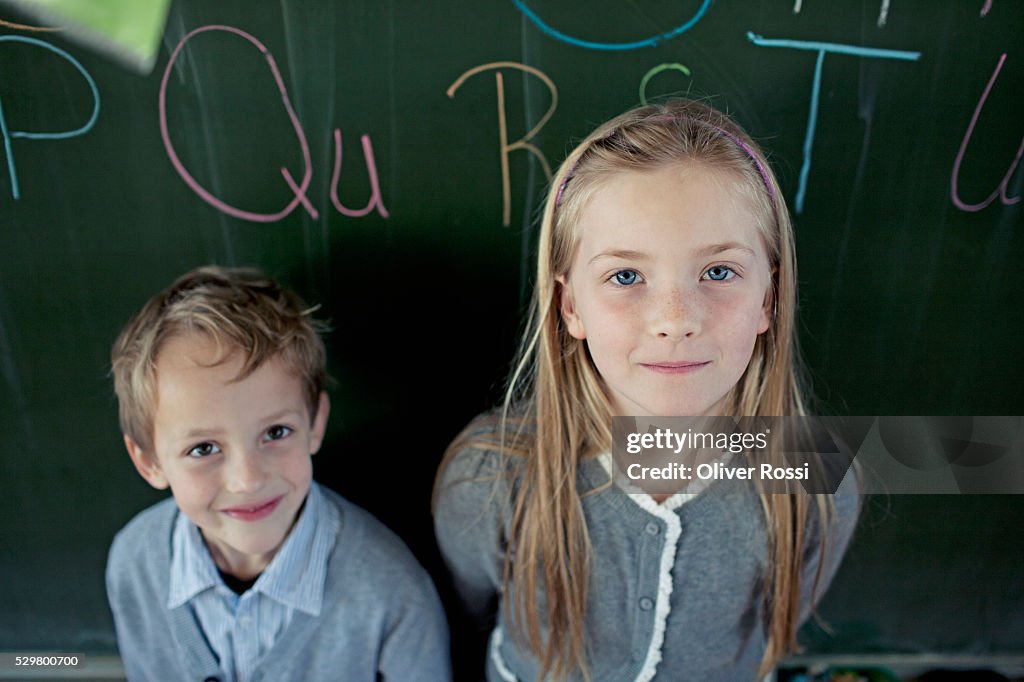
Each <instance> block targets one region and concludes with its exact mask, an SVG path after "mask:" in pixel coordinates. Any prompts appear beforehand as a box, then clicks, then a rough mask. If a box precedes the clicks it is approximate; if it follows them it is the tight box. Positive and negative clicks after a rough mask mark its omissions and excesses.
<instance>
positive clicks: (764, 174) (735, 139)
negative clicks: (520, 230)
mask: <svg viewBox="0 0 1024 682" xmlns="http://www.w3.org/2000/svg"><path fill="white" fill-rule="evenodd" d="M674 118H675V117H674V116H659V117H657V118H654V119H652V120H673V119H674ZM698 123H702V124H704V125H706V126H708V127H709V128H712V129H714V130H715V131H717V132H718V133H719V134H721V135H724V136H725V137H727V138H729V139H730V140H732V141H733V142H734V143H735V144H736V146H737V147H739V148H740V149H742V150H743V151H744V152H746V154H747V156H749V157H750V159H751V160H752V161H753V162H754V165H755V166H757V172H758V173H760V174H761V180H762V182H764V188H765V189H766V190H768V198H769V199H771V201H772V208H778V207H777V206H776V205H775V191H774V190H772V183H771V181H770V180H769V179H768V171H767V170H766V169H765V167H764V165H763V164H762V163H761V159H759V158H758V157H757V154H755V153H754V150H753V149H751V147H750V145H748V144H747V143H746V142H744V141H743V140H741V139H740V138H738V137H736V136H735V135H733V134H732V133H730V132H729V131H728V130H725V129H724V128H720V127H719V126H716V125H715V124H714V123H707V122H705V121H698ZM614 135H615V131H614V130H613V131H611V132H610V133H608V134H607V135H605V136H604V137H602V138H601V139H602V140H607V139H608V138H610V137H612V136H614ZM581 156H582V154H581ZM579 162H580V160H579V159H576V163H574V164H573V165H572V168H570V169H569V172H568V173H566V174H565V179H564V180H562V184H561V185H559V187H558V194H556V195H555V207H558V206H559V205H560V204H561V203H562V192H564V191H565V186H566V185H568V184H569V180H570V179H572V176H573V174H574V173H575V172H576V166H577V165H579Z"/></svg>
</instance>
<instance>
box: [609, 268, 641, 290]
mask: <svg viewBox="0 0 1024 682" xmlns="http://www.w3.org/2000/svg"><path fill="white" fill-rule="evenodd" d="M639 278H640V276H639V275H638V274H636V270H619V271H618V272H616V273H615V274H614V275H612V279H613V280H615V283H616V284H621V285H622V286H624V287H628V286H630V285H633V284H636V282H637V280H638V279H639Z"/></svg>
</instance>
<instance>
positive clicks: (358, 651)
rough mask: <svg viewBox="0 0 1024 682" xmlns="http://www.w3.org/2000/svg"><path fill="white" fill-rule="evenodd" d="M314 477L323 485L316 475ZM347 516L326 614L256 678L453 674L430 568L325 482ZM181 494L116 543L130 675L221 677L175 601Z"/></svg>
mask: <svg viewBox="0 0 1024 682" xmlns="http://www.w3.org/2000/svg"><path fill="white" fill-rule="evenodd" d="M314 485H316V484H315V483H314ZM321 491H322V493H323V494H324V497H325V499H326V500H327V501H328V502H329V503H333V504H334V505H335V506H336V507H337V509H338V511H339V513H340V516H341V530H340V531H339V533H338V537H337V540H336V542H335V544H334V549H333V552H332V554H331V556H330V559H329V563H328V566H327V579H326V585H325V589H324V597H323V599H324V601H323V609H322V611H321V613H320V615H319V616H318V617H312V616H310V615H308V614H305V613H303V612H301V611H296V612H295V613H294V615H293V617H292V621H291V623H290V624H289V626H288V628H287V629H286V630H285V631H284V632H283V633H282V634H281V636H280V638H279V639H278V641H277V642H276V643H275V644H274V646H273V648H272V649H271V650H270V651H269V652H267V654H266V656H264V660H263V661H262V662H261V664H260V668H259V672H258V673H257V677H256V678H255V679H256V680H273V681H275V682H276V681H277V680H303V681H306V680H313V681H315V680H341V681H345V680H353V681H359V682H372V681H374V680H394V681H396V682H405V681H406V680H429V681H431V682H433V681H445V680H450V679H451V672H450V659H449V652H448V625H447V622H446V620H445V616H444V612H443V611H442V609H441V604H440V601H439V600H438V597H437V593H436V592H435V590H434V585H433V583H432V582H431V580H430V578H429V576H428V575H427V573H426V571H425V570H423V568H422V567H421V566H420V565H419V564H418V563H417V562H416V559H414V558H413V556H412V554H411V553H410V552H409V550H408V548H406V547H405V545H404V544H403V543H402V541H401V540H399V539H398V537H397V536H395V535H394V534H393V533H392V532H391V531H390V530H388V529H387V528H386V527H384V525H383V524H381V523H380V522H379V521H377V520H376V519H375V518H373V517H372V516H371V515H370V514H369V513H367V512H365V511H363V510H362V509H360V508H359V507H357V506H355V505H353V504H352V503H351V502H348V501H347V500H345V499H344V498H342V497H340V496H339V495H337V494H336V493H334V492H332V491H330V490H328V489H326V488H322V487H321ZM179 513H180V512H179V511H178V507H177V506H176V505H175V504H174V500H173V499H167V500H164V501H163V502H160V503H158V504H156V505H154V506H152V507H150V508H149V509H147V510H145V511H143V512H142V513H140V514H139V515H138V516H136V517H135V518H134V519H132V521H131V522H129V523H128V525H127V526H125V527H124V529H122V530H121V532H120V533H118V534H117V537H116V538H114V544H113V546H112V547H111V549H110V557H109V560H108V563H107V595H108V598H109V599H110V608H111V610H112V611H113V613H114V623H115V626H116V628H117V640H118V646H119V648H120V651H121V657H122V659H123V661H124V666H125V672H126V673H127V676H128V679H129V680H132V681H135V680H195V681H196V682H203V681H204V680H220V679H221V672H220V669H219V667H218V665H217V660H216V658H215V657H214V654H213V652H212V651H211V650H210V647H209V645H208V644H207V643H206V641H205V639H204V637H203V633H202V631H201V630H200V628H199V624H198V622H197V620H196V618H195V616H194V615H193V612H192V610H191V607H190V606H189V605H188V604H187V603H186V604H184V605H182V606H180V607H178V608H175V609H168V608H167V594H168V592H167V590H168V579H169V575H170V564H171V530H172V529H173V527H174V521H175V518H176V517H177V515H178V514H179Z"/></svg>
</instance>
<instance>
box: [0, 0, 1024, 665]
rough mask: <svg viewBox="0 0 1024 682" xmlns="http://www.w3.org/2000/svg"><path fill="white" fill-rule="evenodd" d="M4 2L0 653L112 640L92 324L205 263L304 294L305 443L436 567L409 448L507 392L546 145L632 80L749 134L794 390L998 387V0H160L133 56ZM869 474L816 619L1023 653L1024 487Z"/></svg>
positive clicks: (124, 500)
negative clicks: (309, 415) (325, 332)
mask: <svg viewBox="0 0 1024 682" xmlns="http://www.w3.org/2000/svg"><path fill="white" fill-rule="evenodd" d="M31 23H32V22H31V20H30V19H29V18H27V17H23V16H18V15H17V14H15V13H14V11H13V10H6V9H5V10H3V13H2V14H0V123H2V128H0V138H2V141H3V146H2V147H0V155H2V159H3V163H0V428H2V433H3V434H4V437H3V438H2V439H0V472H2V473H0V481H2V486H3V494H2V495H0V585H2V586H3V587H2V588H0V650H17V651H22V650H29V649H49V650H59V651H113V649H114V647H115V640H114V635H113V628H112V624H111V620H110V616H109V614H108V611H107V607H106V598H105V594H104V588H103V578H102V576H103V566H104V561H105V553H106V549H107V547H108V546H109V542H110V540H111V538H112V536H113V534H114V533H115V532H116V530H117V529H118V528H119V527H120V526H121V525H123V524H124V523H125V522H126V521H127V520H128V519H129V518H131V516H132V515H133V514H134V513H136V512H137V511H138V510H140V509H142V508H143V507H144V506H146V505H147V504H149V503H152V502H153V501H155V500H157V499H159V497H160V494H158V493H156V492H154V491H152V490H150V489H148V488H147V486H146V485H145V484H144V483H143V482H142V480H141V479H140V478H139V477H138V476H137V475H136V473H135V472H134V470H133V469H132V467H131V464H130V462H129V459H128V457H127V456H126V454H125V453H124V451H123V448H122V446H121V444H120V434H119V432H118V428H117V419H116V403H115V401H114V398H113V391H112V388H111V383H110V381H109V378H108V376H107V372H108V352H109V347H110V344H111V342H112V340H113V338H114V336H115V335H116V333H117V331H118V329H119V328H120V326H121V325H122V324H123V323H124V321H125V320H126V319H127V318H128V316H129V315H130V314H131V313H132V312H133V311H135V310H136V309H137V308H138V307H139V306H140V305H141V304H142V303H143V301H144V300H145V299H146V298H147V297H148V296H149V295H150V294H152V293H153V292H155V291H156V290H158V289H159V288H161V287H163V286H165V285H166V284H168V283H169V282H170V281H171V280H172V279H173V278H174V277H176V276H177V275H178V274H180V273H182V272H184V271H185V270H187V269H189V268H192V267H195V266H197V265H200V264H204V263H209V262H216V263H221V264H249V265H257V266H260V267H262V268H264V269H266V270H267V271H268V272H270V273H271V274H273V275H274V276H276V277H278V278H280V279H281V280H283V281H285V282H287V283H288V284H290V285H292V286H293V287H294V288H296V289H297V290H298V291H299V292H301V293H302V294H303V296H304V297H305V298H307V299H308V300H310V301H312V302H315V303H319V304H320V305H321V306H322V308H321V310H322V313H323V316H324V317H326V318H329V319H330V321H331V323H332V326H333V332H332V333H331V335H330V338H329V342H328V345H329V352H330V370H331V372H332V374H333V375H334V376H335V377H336V378H337V380H338V386H337V388H336V389H335V390H334V393H333V401H334V412H333V414H332V417H331V424H330V428H329V433H328V440H327V444H326V447H325V449H324V450H323V452H322V453H321V454H319V455H318V456H317V457H316V459H315V466H316V475H317V477H318V478H319V479H320V480H321V481H323V482H325V483H326V484H328V485H329V486H331V487H333V488H335V489H337V490H339V491H341V492H342V493H344V494H346V495H348V496H349V497H350V498H352V499H353V500H354V501H355V502H357V503H359V504H361V505H363V506H365V507H367V508H368V509H370V510H371V511H372V512H374V513H375V514H377V515H378V516H380V517H381V518H382V519H383V520H384V521H385V522H386V523H388V524H389V525H390V526H391V527H393V528H394V529H395V530H396V531H398V532H399V533H400V534H401V535H402V536H403V538H405V539H406V541H407V542H408V543H409V544H410V546H411V547H412V548H413V550H414V551H415V552H416V553H417V555H418V556H419V557H420V558H421V560H422V561H423V562H424V563H425V564H426V565H427V566H428V567H429V568H430V569H431V570H433V571H436V572H437V574H438V575H439V576H440V571H439V560H438V558H437V555H436V550H435V548H434V545H433V539H432V534H431V530H430V519H429V511H428V508H429V492H430V486H431V482H432V476H433V472H434V470H435V468H436V466H437V463H438V461H439V458H440V455H441V453H442V451H443V449H444V447H445V446H446V444H447V443H448V441H449V440H450V439H451V438H452V437H453V436H454V435H455V434H456V433H457V432H458V430H459V429H460V428H461V426H462V425H464V424H465V423H466V422H467V421H468V420H469V419H470V418H471V417H472V416H473V415H474V414H476V413H477V412H479V411H481V410H483V409H485V408H486V407H488V406H489V405H491V404H493V403H494V402H495V401H496V400H497V399H498V397H499V396H500V394H501V387H502V383H503V380H504V376H505V374H506V372H507V370H508V367H509V362H510V360H511V358H512V356H513V353H514V349H515V347H516V341H517V339H516V336H517V333H518V331H519V327H520V320H521V314H522V311H523V309H524V304H525V301H526V298H527V296H528V291H529V286H530V269H531V266H530V262H531V248H532V244H533V236H534V233H535V228H536V218H537V214H538V206H539V204H540V201H541V198H542V196H543V193H544V191H545V189H546V185H547V176H546V172H545V168H546V166H550V167H555V166H556V165H557V164H558V163H559V162H560V161H561V159H562V158H563V157H564V155H565V153H566V151H567V150H568V149H569V148H570V144H571V141H572V140H574V139H578V138H580V137H582V136H583V135H585V134H586V133H587V132H589V130H590V129H591V128H592V127H593V126H594V125H596V124H597V123H599V122H601V121H603V120H605V119H606V118H608V117H610V116H612V115H614V114H616V113H618V112H620V111H622V110H623V109H625V108H627V107H629V106H631V105H633V104H635V103H637V102H638V101H639V100H641V99H643V98H656V97H662V96H665V95H668V94H673V93H675V94H679V93H689V94H691V95H695V96H709V97H711V98H712V101H713V102H714V103H715V104H717V105H718V106H719V107H721V108H723V109H726V110H728V111H729V112H730V113H731V114H732V115H734V116H735V118H737V119H738V120H739V121H740V122H741V123H742V124H743V125H744V126H745V127H746V128H747V129H748V130H749V131H750V133H751V134H752V135H753V137H754V138H756V139H757V140H759V141H760V142H762V144H763V145H764V146H765V148H766V149H767V150H768V151H769V153H770V157H771V160H772V163H773V164H774V166H775V168H776V170H777V172H778V173H779V175H780V178H781V180H782V184H783V187H784V190H785V194H786V197H787V200H788V201H789V202H790V205H791V206H792V207H794V209H797V208H798V211H797V212H796V213H795V224H796V230H797V238H798V256H799V264H800V287H801V317H800V329H801V337H802V344H803V348H804V352H805V355H806V358H807V360H808V362H809V365H810V370H811V375H812V379H813V382H814V386H815V389H816V391H817V393H818V395H819V396H820V398H821V403H822V409H824V410H827V411H829V412H834V413H849V414H870V415H880V414H964V415H981V414H1018V415H1019V414H1024V370H1022V364H1021V362H1020V360H1019V357H1020V350H1021V348H1022V342H1024V286H1022V284H1021V276H1020V263H1021V262H1022V261H1024V218H1022V209H1021V206H1022V202H1021V201H1020V196H1021V194H1022V184H1024V180H1022V177H1024V174H1022V173H1021V171H1020V170H1019V166H1018V165H1017V164H1018V162H1019V161H1020V153H1021V144H1022V135H1024V109H1022V105H1021V100H1020V92H1021V91H1022V90H1024V53H1022V51H1021V49H1020V47H1021V40H1020V36H1021V35H1022V32H1024V5H1022V4H1021V3H1019V2H1010V1H1008V0H974V1H970V0H957V1H956V2H953V1H943V2H932V1H931V0H893V1H892V2H890V1H889V0H878V1H877V2H856V3H853V2H841V3H840V2H826V1H825V0H806V1H801V0H797V1H796V2H792V1H791V0H775V1H772V2H767V1H762V2H725V1H724V0H722V1H721V2H717V3H712V2H710V0H687V1H686V2H679V1H678V0H672V1H670V0H645V1H644V2H632V3H626V2H615V1H613V0H593V1H592V2H589V3H586V6H585V8H584V7H583V5H581V4H580V3H572V2H566V1H564V0H563V1H560V2H554V1H553V0H499V1H497V2H486V3H484V2H471V1H470V0H450V1H449V2H444V3H427V2H397V1H395V0H379V1H376V2H333V1H330V0H302V1H301V2H300V1H299V0H273V1H271V0H245V1H243V0H219V1H218V2H205V1H202V0H176V1H175V2H174V3H173V4H172V7H171V13H170V16H169V18H168V21H167V25H166V29H165V35H164V39H163V45H162V47H161V49H160V52H159V55H158V57H157V61H156V66H155V68H154V70H153V72H152V73H151V74H149V75H148V76H142V75H138V74H136V73H132V72H129V71H126V70H124V69H122V68H121V67H119V66H118V65H117V64H116V63H114V62H110V61H108V60H107V59H106V58H105V57H103V56H102V55H101V54H99V53H94V52H91V51H89V50H88V49H86V48H83V47H81V46H79V45H78V44H77V43H73V42H66V41H65V40H64V38H62V36H61V33H60V32H59V31H40V30H36V29H37V28H39V27H34V26H32V25H31ZM16 24H20V26H16ZM502 131H505V132H502ZM503 135H504V137H503ZM527 144H528V145H530V146H529V147H526V145H527ZM872 505H873V506H871V507H870V510H871V512H870V513H869V514H868V515H867V517H866V518H867V519H868V520H867V521H866V522H865V524H864V527H863V528H862V530H861V532H860V534H859V535H858V540H857V542H856V544H855V545H854V547H853V549H852V550H851V554H850V560H849V561H848V562H847V565H846V566H844V568H843V570H842V572H841V574H840V576H839V578H838V580H837V582H836V585H835V589H834V590H833V591H832V593H831V594H830V595H829V596H828V598H827V599H826V602H825V604H824V606H823V611H824V612H825V613H826V615H827V616H828V618H829V621H830V622H831V624H832V626H833V627H834V628H835V630H836V632H837V634H836V636H834V637H832V638H824V639H821V640H820V641H817V643H816V644H815V646H817V647H819V649H820V650H827V651H839V652H847V653H856V652H922V651H931V652H943V653H948V654H957V653H964V652H969V653H974V654H983V655H984V654H989V653H991V654H995V653H1014V652H1016V653H1019V652H1020V642H1022V641H1024V593H1022V592H1021V588H1020V585H1021V582H1020V570H1019V558H1020V557H1021V556H1024V540H1022V539H1021V538H1022V534H1021V533H1020V532H1019V528H1020V527H1021V521H1022V520H1024V519H1022V516H1024V498H1021V497H1013V496H1011V497H1004V498H996V497H976V498H967V497H956V496H942V497H925V496H920V497H906V498H891V499H889V500H883V501H881V502H879V503H877V504H876V503H872ZM879 505H880V506H879ZM880 509H881V510H882V511H878V510H880ZM886 510H887V511H886ZM908 585H913V589H908V587H907V586H908Z"/></svg>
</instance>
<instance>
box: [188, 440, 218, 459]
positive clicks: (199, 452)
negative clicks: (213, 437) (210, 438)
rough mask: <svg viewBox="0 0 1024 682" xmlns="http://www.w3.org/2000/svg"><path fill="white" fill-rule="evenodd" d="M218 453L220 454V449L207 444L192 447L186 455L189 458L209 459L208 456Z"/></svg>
mask: <svg viewBox="0 0 1024 682" xmlns="http://www.w3.org/2000/svg"><path fill="white" fill-rule="evenodd" d="M218 452H220V448H218V447H217V446H216V445H214V444H213V443H209V442H207V443H199V444H198V445H193V446H192V448H191V449H189V451H188V452H187V453H186V454H187V455H188V456H189V457H209V456H210V455H215V454H217V453H218Z"/></svg>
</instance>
